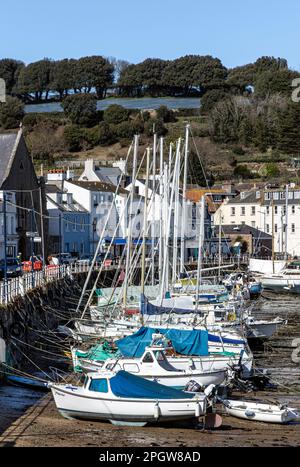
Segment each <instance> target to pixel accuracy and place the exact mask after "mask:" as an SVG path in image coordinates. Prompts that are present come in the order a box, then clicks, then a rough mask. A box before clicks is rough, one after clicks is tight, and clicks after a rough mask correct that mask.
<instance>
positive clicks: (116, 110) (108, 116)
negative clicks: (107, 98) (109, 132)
mask: <svg viewBox="0 0 300 467" xmlns="http://www.w3.org/2000/svg"><path fill="white" fill-rule="evenodd" d="M129 114H130V111H129V110H128V109H125V107H122V106H121V105H117V104H113V105H110V106H109V107H107V109H105V110H104V113H103V120H104V121H105V122H106V123H113V124H118V123H121V122H125V121H126V120H128V118H129Z"/></svg>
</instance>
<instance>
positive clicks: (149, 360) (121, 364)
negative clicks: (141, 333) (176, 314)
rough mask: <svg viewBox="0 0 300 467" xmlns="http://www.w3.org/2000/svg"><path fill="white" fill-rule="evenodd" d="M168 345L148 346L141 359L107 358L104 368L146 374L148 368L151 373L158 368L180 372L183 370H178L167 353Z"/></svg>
mask: <svg viewBox="0 0 300 467" xmlns="http://www.w3.org/2000/svg"><path fill="white" fill-rule="evenodd" d="M165 351H166V347H162V346H151V347H146V348H145V351H144V353H143V355H142V357H141V358H140V359H137V358H130V359H125V358H121V359H119V360H117V361H116V360H111V359H110V360H107V361H106V362H105V363H104V365H103V367H102V368H103V369H104V370H114V371H119V370H125V371H128V372H129V373H134V374H138V373H143V374H145V370H148V371H149V372H150V373H155V372H156V371H157V369H159V372H161V371H162V370H165V371H176V372H180V371H182V370H178V369H177V368H175V367H173V365H171V364H170V363H169V361H168V359H167V357H166V355H165Z"/></svg>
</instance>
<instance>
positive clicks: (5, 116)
mask: <svg viewBox="0 0 300 467" xmlns="http://www.w3.org/2000/svg"><path fill="white" fill-rule="evenodd" d="M23 117H24V104H23V102H22V101H20V100H19V99H17V97H11V96H7V98H6V102H0V126H2V128H4V129H12V128H18V126H19V125H20V123H21V122H22V119H23Z"/></svg>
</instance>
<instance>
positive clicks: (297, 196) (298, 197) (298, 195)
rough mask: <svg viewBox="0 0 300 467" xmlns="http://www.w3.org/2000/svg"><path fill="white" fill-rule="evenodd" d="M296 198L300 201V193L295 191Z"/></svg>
mask: <svg viewBox="0 0 300 467" xmlns="http://www.w3.org/2000/svg"><path fill="white" fill-rule="evenodd" d="M294 198H295V199H300V191H295V194H294Z"/></svg>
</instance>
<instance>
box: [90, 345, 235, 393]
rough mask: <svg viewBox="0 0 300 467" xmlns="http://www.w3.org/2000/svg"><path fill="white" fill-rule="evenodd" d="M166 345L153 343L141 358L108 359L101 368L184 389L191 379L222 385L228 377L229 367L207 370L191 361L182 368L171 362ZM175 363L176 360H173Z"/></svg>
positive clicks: (205, 385)
mask: <svg viewBox="0 0 300 467" xmlns="http://www.w3.org/2000/svg"><path fill="white" fill-rule="evenodd" d="M165 351H166V347H164V346H163V345H159V344H156V345H152V346H149V347H146V348H145V351H144V353H143V355H142V357H141V358H119V359H107V360H106V361H105V362H104V363H103V366H102V367H101V368H100V369H99V372H100V374H101V372H102V371H104V372H105V371H107V370H115V371H118V370H124V371H127V372H129V373H133V374H137V375H139V376H142V377H143V378H145V379H149V380H151V381H157V382H158V383H160V384H164V385H165V386H170V387H175V388H180V389H183V388H185V386H186V385H187V384H188V383H189V382H190V381H191V380H193V381H195V382H196V383H197V384H199V385H200V386H202V387H207V386H209V385H210V384H214V385H216V386H217V385H220V384H222V383H224V382H225V381H226V379H227V377H228V369H226V368H222V369H219V370H213V369H211V370H209V371H205V370H202V369H200V368H192V367H191V365H189V362H186V364H184V363H183V364H182V365H181V368H177V367H175V366H174V365H173V364H171V363H170V362H169V360H168V358H167V356H166V353H165ZM173 361H174V362H175V363H176V361H175V360H173Z"/></svg>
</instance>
